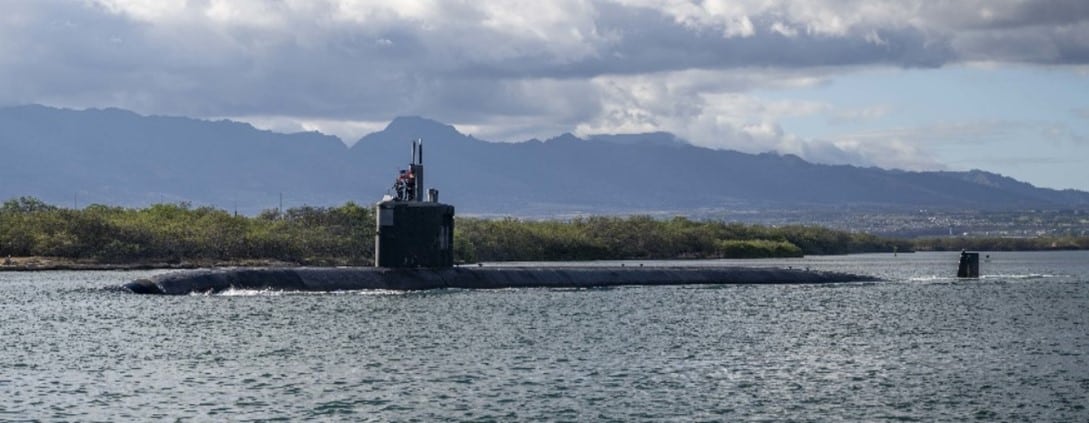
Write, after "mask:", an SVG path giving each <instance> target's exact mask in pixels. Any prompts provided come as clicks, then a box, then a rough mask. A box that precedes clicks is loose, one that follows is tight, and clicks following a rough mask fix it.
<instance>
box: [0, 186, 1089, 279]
mask: <svg viewBox="0 0 1089 423" xmlns="http://www.w3.org/2000/svg"><path fill="white" fill-rule="evenodd" d="M374 222H375V220H374V211H373V210H372V209H371V208H370V207H364V206H360V205H358V204H355V203H351V202H349V203H346V204H344V205H341V206H338V207H298V208H291V209H287V210H284V211H282V212H281V211H278V210H267V211H265V212H263V213H261V214H260V215H258V216H255V217H247V216H240V215H235V214H231V213H229V212H227V211H225V210H220V209H216V208H212V207H192V206H190V205H188V204H185V203H180V204H156V205H152V206H150V207H147V208H141V209H133V208H123V207H112V206H104V205H97V204H96V205H90V206H87V207H85V208H83V209H67V208H60V207H56V206H52V205H49V204H46V203H43V202H41V201H39V200H37V199H34V198H29V197H22V198H17V199H12V200H8V201H6V202H4V203H3V205H2V206H0V265H2V266H0V267H7V268H72V269H84V268H149V267H209V266H230V265H308V266H345V265H348V266H359V265H370V264H372V263H373V260H374V248H373V245H374V235H375V227H374V226H375V223H374ZM962 248H968V249H979V250H1010V249H1018V250H1026V249H1027V250H1034V249H1056V248H1060V249H1084V248H1089V239H1085V238H1071V239H1044V238H1039V239H1016V240H1010V239H1002V238H999V239H974V238H932V239H924V240H914V241H912V240H901V239H887V238H880V237H876V236H873V235H868V234H860V233H849V232H844V231H835V230H830V229H826V228H821V227H814V226H784V227H766V226H760V225H745V224H740V223H724V222H710V221H693V220H689V219H686V218H683V217H675V218H672V219H665V220H661V219H654V218H651V217H647V216H632V217H585V218H575V219H569V220H546V221H537V220H519V219H513V218H506V219H477V218H458V219H457V222H456V224H455V234H454V256H455V261H458V262H463V263H472V262H478V261H545V260H565V261H575V260H623V259H709V258H767V257H800V256H803V255H823V254H849V253H865V252H892V251H894V250H898V251H901V252H908V251H912V250H960V249H962ZM4 257H13V258H12V259H4ZM26 257H37V258H35V259H26ZM44 257H48V259H44ZM5 261H7V262H8V263H6V264H5V263H4V262H5Z"/></svg>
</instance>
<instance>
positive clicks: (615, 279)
mask: <svg viewBox="0 0 1089 423" xmlns="http://www.w3.org/2000/svg"><path fill="white" fill-rule="evenodd" d="M874 280H876V278H874V277H871V276H861V275H854V274H849V273H839V272H823V271H809V270H800V269H783V268H775V267H601V266H587V267H529V266H520V267H507V266H497V267H448V268H382V267H359V268H312V267H299V268H232V269H214V270H191V271H181V272H172V273H165V274H162V275H157V276H154V277H152V278H148V279H139V280H135V281H132V282H130V283H128V284H125V285H124V286H123V287H124V288H125V289H127V290H129V291H131V292H133V293H138V294H165V295H185V294H191V293H216V292H222V291H226V290H230V289H247V290H248V289H253V290H275V291H354V290H368V289H383V290H402V291H415V290H428V289H441V288H463V289H500V288H535V287H543V288H592V287H607V286H620V285H710V284H817V283H839V282H859V281H874Z"/></svg>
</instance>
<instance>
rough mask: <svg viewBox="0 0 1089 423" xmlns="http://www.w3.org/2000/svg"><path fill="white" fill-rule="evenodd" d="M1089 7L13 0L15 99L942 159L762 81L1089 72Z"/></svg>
mask: <svg viewBox="0 0 1089 423" xmlns="http://www.w3.org/2000/svg"><path fill="white" fill-rule="evenodd" d="M1086 5H1087V3H1086V2H1084V1H1082V0H1076V1H1047V2H1044V3H1039V2H1022V1H1015V0H989V1H984V0H977V1H964V2H932V1H926V0H914V1H912V0H908V1H893V0H889V1H873V0H847V1H843V0H835V1H833V0H814V1H805V2H795V1H784V0H705V1H699V2H692V1H673V0H668V1H667V0H661V1H659V0H557V1H547V2H541V1H509V2H443V1H433V0H406V1H397V2H388V1H378V0H280V1H262V0H229V1H228V0H199V1H185V0H163V1H153V2H148V1H140V0H86V1H82V2H71V1H61V0H12V1H9V2H6V3H5V5H4V9H5V10H4V13H3V14H0V103H3V104H21V103H44V104H50V105H57V106H66V107H106V106H115V107H122V108H127V109H132V110H136V111H139V112H142V113H156V114H177V115H187V116H196V117H224V116H229V117H234V118H237V119H241V120H248V121H251V122H254V123H255V124H257V125H258V126H261V127H265V128H284V129H285V130H287V129H293V130H300V129H301V130H309V129H318V130H321V131H323V132H328V133H333V134H337V135H338V136H341V137H342V139H345V141H346V142H348V143H351V142H353V141H354V139H355V138H357V137H358V136H359V135H361V133H360V132H361V131H366V130H368V129H369V128H374V127H376V125H377V123H380V122H385V121H388V120H389V119H391V118H393V117H395V116H398V115H424V116H428V117H432V118H435V119H439V120H442V121H446V122H450V123H453V124H455V125H458V127H459V128H470V129H471V130H473V131H474V132H475V135H477V136H478V137H481V138H485V139H489V138H491V139H499V140H521V139H527V138H532V137H538V138H544V137H549V136H553V135H556V134H557V133H560V132H564V131H569V130H575V131H577V132H578V133H581V134H587V133H591V132H639V131H659V130H665V131H673V132H675V133H677V134H678V135H680V136H682V137H684V138H687V139H690V140H692V141H693V142H695V143H697V144H700V145H706V146H711V147H716V148H735V149H739V150H741V151H750V152H762V151H780V152H783V153H792V154H799V155H801V156H803V157H806V158H810V159H814V160H827V161H830V162H842V163H878V162H880V160H884V159H880V158H877V159H875V158H874V157H878V156H881V155H885V154H898V155H902V156H903V157H907V158H906V159H905V163H908V164H911V163H925V162H927V161H928V160H930V159H929V158H928V157H926V155H925V154H924V153H922V152H921V151H916V150H913V149H912V147H911V146H912V145H914V144H910V143H913V142H915V141H914V140H910V141H909V138H908V137H906V136H905V137H899V138H896V137H894V138H893V139H894V140H899V141H891V142H890V143H889V144H887V145H886V144H880V143H879V142H878V141H877V140H878V137H877V135H874V136H873V137H871V138H866V134H858V135H856V136H855V137H853V138H849V139H844V140H835V141H821V140H804V139H802V138H800V137H798V136H796V135H793V134H789V133H784V131H783V130H782V128H781V126H780V125H779V121H780V120H781V119H784V118H787V117H797V116H824V117H826V118H827V119H829V120H830V121H833V122H853V121H858V120H865V119H873V118H877V117H881V116H883V115H884V114H885V113H887V112H888V109H887V108H886V107H885V106H881V105H870V106H860V107H859V108H857V109H852V110H840V109H837V108H834V107H832V106H830V105H827V104H821V103H819V102H812V101H801V100H781V101H766V100H761V99H759V98H758V97H757V96H756V95H754V94H753V92H754V91H757V90H784V89H792V88H799V87H812V86H817V85H820V84H825V83H828V82H829V81H832V80H835V79H836V78H840V77H842V76H843V75H847V74H850V73H851V72H855V71H856V70H859V69H864V68H868V67H875V66H876V67H902V68H915V67H926V68H930V67H940V66H946V65H949V64H954V63H962V62H969V61H970V62H977V61H991V62H993V61H997V62H1017V63H1028V64H1045V65H1080V66H1083V67H1084V66H1085V65H1087V64H1089V10H1087V8H1089V7H1087V6H1086ZM893 132H895V131H893ZM884 135H888V134H884ZM885 139H888V138H885Z"/></svg>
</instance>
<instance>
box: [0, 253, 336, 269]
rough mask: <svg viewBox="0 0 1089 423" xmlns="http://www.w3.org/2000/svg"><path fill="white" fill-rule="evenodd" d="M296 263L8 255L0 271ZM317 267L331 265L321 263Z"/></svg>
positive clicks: (281, 263) (0, 262)
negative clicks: (102, 260)
mask: <svg viewBox="0 0 1089 423" xmlns="http://www.w3.org/2000/svg"><path fill="white" fill-rule="evenodd" d="M297 266H300V264H299V263H292V262H284V261H278V260H240V261H218V260H216V261H213V260H196V261H192V260H182V261H179V262H164V261H148V262H138V263H98V262H94V261H91V260H78V259H69V258H63V257H37V256H36V257H7V258H2V259H0V272H48V271H66V270H70V271H83V270H86V271H109V270H118V271H128V270H191V269H221V268H231V267H269V268H280V267H297ZM320 267H334V266H332V265H330V266H320Z"/></svg>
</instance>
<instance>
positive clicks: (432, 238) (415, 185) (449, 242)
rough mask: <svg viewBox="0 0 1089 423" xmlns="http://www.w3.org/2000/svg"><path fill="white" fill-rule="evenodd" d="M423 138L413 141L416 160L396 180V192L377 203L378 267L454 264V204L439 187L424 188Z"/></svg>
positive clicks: (376, 259) (376, 262) (447, 265)
mask: <svg viewBox="0 0 1089 423" xmlns="http://www.w3.org/2000/svg"><path fill="white" fill-rule="evenodd" d="M424 187H425V185H424V167H423V141H422V140H419V139H417V140H415V141H413V142H412V161H411V162H410V163H409V167H408V169H403V170H401V171H400V174H399V175H398V177H397V180H396V181H395V182H394V185H393V190H394V192H395V195H394V196H393V197H392V198H390V197H387V198H385V199H383V201H381V202H379V203H378V204H377V205H375V213H374V214H375V218H376V220H377V222H375V223H376V225H377V227H376V235H375V240H374V264H375V266H377V267H390V268H406V267H407V268H412V267H428V268H441V267H451V266H453V265H454V206H451V205H449V204H442V203H439V191H438V190H437V189H434V188H432V189H428V190H427V196H426V198H422V197H423V196H422V195H421V193H422V192H423V190H424Z"/></svg>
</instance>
